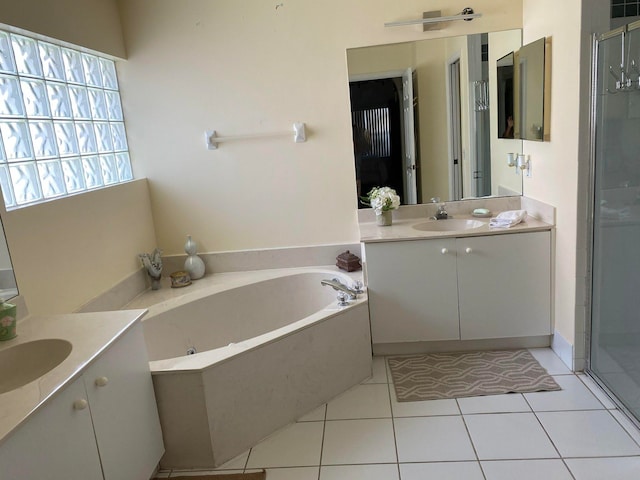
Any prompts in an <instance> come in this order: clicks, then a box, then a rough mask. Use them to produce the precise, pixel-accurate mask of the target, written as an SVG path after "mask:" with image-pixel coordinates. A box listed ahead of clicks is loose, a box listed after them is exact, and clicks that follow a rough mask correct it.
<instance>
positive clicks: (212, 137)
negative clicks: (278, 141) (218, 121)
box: [204, 122, 307, 150]
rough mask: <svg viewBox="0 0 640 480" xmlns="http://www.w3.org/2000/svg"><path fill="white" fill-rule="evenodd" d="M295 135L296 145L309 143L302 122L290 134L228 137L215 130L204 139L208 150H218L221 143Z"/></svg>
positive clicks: (270, 133)
mask: <svg viewBox="0 0 640 480" xmlns="http://www.w3.org/2000/svg"><path fill="white" fill-rule="evenodd" d="M292 133H293V141H294V142H295V143H302V142H306V141H307V133H306V129H305V124H304V123H302V122H296V123H294V124H293V131H288V132H267V133H254V134H251V135H233V136H228V137H218V136H216V131H215V130H207V131H206V132H204V138H205V142H206V146H207V149H209V150H217V149H218V143H220V142H235V141H238V140H253V139H256V138H273V137H288V136H289V135H291V134H292Z"/></svg>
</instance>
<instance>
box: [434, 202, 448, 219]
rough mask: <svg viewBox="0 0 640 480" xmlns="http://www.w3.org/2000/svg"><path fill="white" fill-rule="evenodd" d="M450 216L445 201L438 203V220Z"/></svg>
mask: <svg viewBox="0 0 640 480" xmlns="http://www.w3.org/2000/svg"><path fill="white" fill-rule="evenodd" d="M447 218H449V214H448V213H447V210H446V208H445V205H444V203H441V204H440V205H438V212H437V213H436V220H446V219H447Z"/></svg>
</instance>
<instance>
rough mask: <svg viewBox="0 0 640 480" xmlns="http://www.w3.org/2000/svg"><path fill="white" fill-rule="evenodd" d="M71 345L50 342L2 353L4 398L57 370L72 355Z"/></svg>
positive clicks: (0, 373)
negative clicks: (11, 392) (6, 394)
mask: <svg viewBox="0 0 640 480" xmlns="http://www.w3.org/2000/svg"><path fill="white" fill-rule="evenodd" d="M71 348H72V347H71V343H70V342H67V341H66V340H60V339H57V338H49V339H44V340H33V341H31V342H25V343H20V344H18V345H15V346H13V347H9V348H7V349H5V350H0V365H2V367H3V368H2V370H1V371H0V394H1V393H5V392H9V391H11V390H14V389H16V388H19V387H22V386H23V385H26V384H27V383H29V382H32V381H34V380H36V379H37V378H39V377H41V376H42V375H44V374H45V373H47V372H48V371H50V370H52V369H54V368H55V367H57V366H58V365H60V364H61V363H62V361H63V360H64V359H65V358H67V357H68V356H69V354H70V353H71Z"/></svg>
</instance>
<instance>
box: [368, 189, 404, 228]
mask: <svg viewBox="0 0 640 480" xmlns="http://www.w3.org/2000/svg"><path fill="white" fill-rule="evenodd" d="M362 202H363V203H364V204H365V205H370V206H371V208H373V209H374V210H375V212H376V223H377V224H378V225H380V226H381V227H388V226H389V225H391V224H392V223H393V217H392V214H391V211H392V210H395V209H396V208H398V207H399V206H400V196H399V195H398V194H397V193H396V191H395V190H394V189H393V188H389V187H375V188H372V189H371V191H370V192H369V193H368V194H367V196H366V197H362Z"/></svg>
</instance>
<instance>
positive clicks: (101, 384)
mask: <svg viewBox="0 0 640 480" xmlns="http://www.w3.org/2000/svg"><path fill="white" fill-rule="evenodd" d="M95 383H96V385H97V386H98V387H104V386H105V385H106V384H107V383H109V379H108V378H107V377H98V378H96V382H95Z"/></svg>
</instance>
